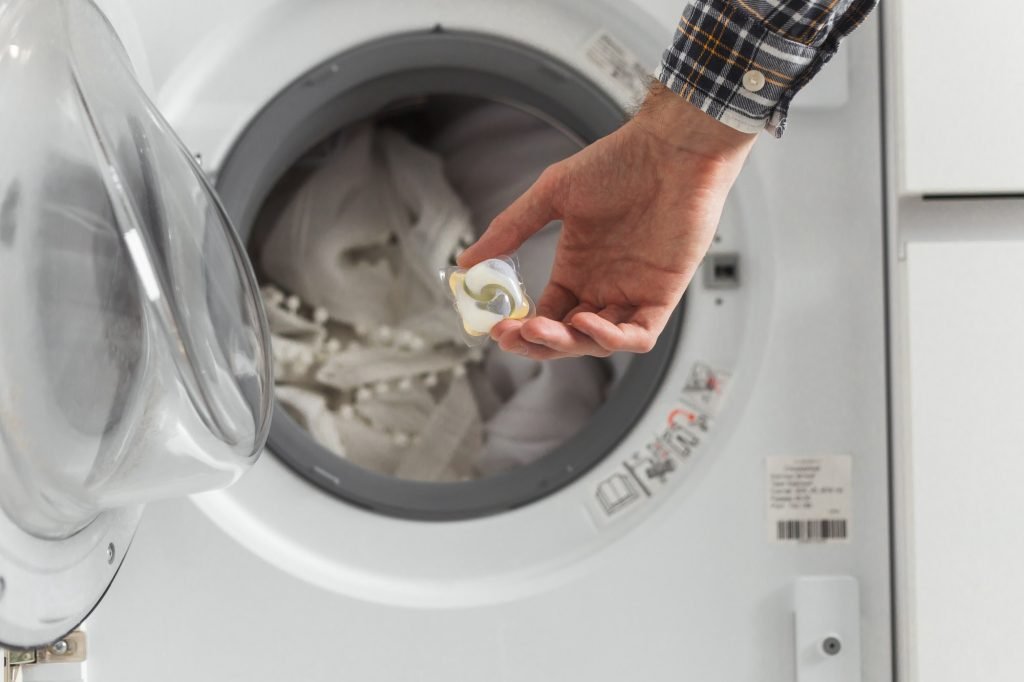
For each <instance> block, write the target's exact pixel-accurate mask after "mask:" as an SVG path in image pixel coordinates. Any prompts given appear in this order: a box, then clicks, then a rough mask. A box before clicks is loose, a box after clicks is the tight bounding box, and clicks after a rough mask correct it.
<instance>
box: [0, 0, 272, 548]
mask: <svg viewBox="0 0 1024 682" xmlns="http://www.w3.org/2000/svg"><path fill="white" fill-rule="evenodd" d="M0 91H2V92H3V100H4V104H3V106H0V135H2V136H3V144H2V151H0V482H2V484H3V485H2V489H0V505H2V506H3V509H4V511H5V512H6V513H7V514H8V515H9V516H11V518H12V519H14V520H15V522H16V523H18V524H19V525H20V526H21V527H22V528H23V529H25V530H27V531H29V532H31V533H33V534H36V535H39V536H42V537H64V536H67V535H69V534H71V533H74V532H75V531H76V530H78V529H80V528H81V527H83V526H84V525H86V524H87V523H89V521H90V520H91V519H92V518H94V517H95V516H96V515H97V514H98V513H99V512H100V511H102V510H103V509H107V508H112V507H118V506H123V505H130V504H137V503H141V502H146V501H149V500H152V499H157V498H162V497H168V496H174V495H181V494H186V493H194V492H198V491H202V490H208V489H212V488H217V487H222V486H225V485H228V484H230V483H232V482H233V481H235V480H236V479H237V478H238V477H239V476H240V475H241V474H242V473H243V472H244V471H245V470H246V468H247V467H248V466H250V465H251V464H252V462H253V461H254V460H255V458H256V456H257V455H258V453H259V452H260V450H261V449H262V446H263V443H264V440H265V438H266V432H267V427H268V423H269V415H270V409H271V399H270V395H271V394H270V391H271V390H272V381H271V374H270V373H271V366H270V361H269V357H268V342H267V332H266V321H265V318H264V315H263V311H262V308H261V306H260V303H259V298H258V293H257V290H256V286H255V280H254V279H253V276H252V272H251V269H250V267H249V264H248V261H247V259H246V256H245V254H244V251H243V249H242V247H241V246H240V244H239V242H238V240H237V238H236V236H235V234H234V231H233V229H232V228H231V226H230V223H229V221H228V219H227V217H226V215H225V214H224V212H223V209H222V208H221V206H220V204H219V202H218V200H217V198H216V197H215V195H214V194H213V192H212V191H211V189H210V187H209V186H208V185H207V183H206V181H205V179H204V177H203V175H202V173H201V171H200V170H199V168H198V167H197V165H196V163H195V162H194V160H193V159H192V157H191V155H190V154H189V153H188V152H187V151H186V149H185V148H184V147H183V145H182V144H181V142H180V141H179V140H178V139H177V137H176V136H175V135H174V133H173V131H171V130H170V128H169V127H168V125H167V123H166V122H165V121H164V120H163V119H162V118H161V116H160V115H159V113H158V112H157V111H156V110H155V108H154V107H153V105H152V104H151V103H150V102H149V101H148V100H147V99H146V97H145V95H144V94H143V93H142V91H141V89H140V88H139V87H138V84H137V83H136V81H135V78H134V75H133V72H132V70H131V66H130V64H129V63H128V60H127V58H126V56H125V54H124V51H123V50H122V48H121V45H120V43H119V42H118V40H117V36H116V35H115V34H114V32H113V30H112V29H111V27H110V25H109V24H108V23H107V22H106V19H105V18H104V17H103V15H102V13H101V12H100V11H99V10H98V9H97V8H96V6H95V5H93V3H92V2H91V1H90V0H6V1H4V0H0Z"/></svg>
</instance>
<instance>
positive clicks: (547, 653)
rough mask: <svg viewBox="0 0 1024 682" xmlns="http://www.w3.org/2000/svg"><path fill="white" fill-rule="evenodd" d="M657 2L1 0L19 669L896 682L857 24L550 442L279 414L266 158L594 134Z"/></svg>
mask: <svg viewBox="0 0 1024 682" xmlns="http://www.w3.org/2000/svg"><path fill="white" fill-rule="evenodd" d="M681 9H682V8H681V6H680V3H678V2H675V1H674V0H631V1H629V2H610V1H609V2H605V1H598V0H595V1H593V2H586V3H580V2H571V1H570V0H519V1H517V2H507V1H504V0H501V1H499V0H487V1H480V0H475V1H474V0H443V1H441V0H438V1H436V2H419V1H414V0H393V1H391V2H386V3H385V2H376V3H374V2H358V1H354V0H287V1H286V0H220V1H219V2H216V3H208V2H207V3H204V2H199V1H198V0H179V1H178V2H173V3H171V2H165V1H164V0H123V1H115V0H109V1H107V2H103V3H100V4H99V5H98V6H97V5H93V4H92V2H91V1H90V0H5V2H3V3H0V36H2V37H3V44H2V45H0V50H2V52H0V79H3V80H2V85H0V87H2V88H3V89H4V91H5V93H7V92H11V93H17V99H9V98H8V96H7V94H5V97H4V99H5V102H10V103H11V104H10V105H9V104H5V105H4V112H3V113H2V114H0V120H3V121H4V122H5V126H4V131H3V134H4V135H9V136H11V140H12V144H13V147H14V149H15V150H16V153H14V154H8V155H6V158H0V181H2V183H3V184H2V186H0V263H6V264H5V265H2V266H0V272H2V271H3V269H4V268H6V269H7V275H6V277H5V276H4V275H0V278H4V281H5V291H4V294H3V300H4V304H3V306H2V309H3V311H4V318H3V319H4V323H3V326H4V329H5V331H4V332H3V335H2V337H0V338H3V345H4V347H5V348H4V350H3V352H2V362H3V374H2V375H0V376H2V377H3V384H4V385H3V386H2V387H0V396H2V402H0V434H2V436H3V438H2V440H0V467H2V469H0V470H2V471H3V472H4V479H3V481H0V485H2V488H3V492H2V499H3V500H4V504H2V505H0V507H2V509H3V512H2V514H0V521H2V522H3V523H2V525H0V540H2V543H0V641H2V642H3V643H4V645H6V646H7V647H9V651H8V656H7V659H6V660H7V665H8V666H9V668H10V670H9V672H10V673H11V674H12V675H21V676H22V677H23V679H25V680H64V679H74V680H79V679H90V680H94V681H103V682H115V681H121V680H124V681H127V680H151V681H153V682H157V681H162V680H168V681H169V680H182V679H198V680H235V679H237V680H243V679H244V680H260V681H262V680H268V681H269V680H279V679H301V680H331V679H340V678H350V679H359V680H382V681H383V680H387V681H392V680H423V681H425V682H439V681H441V680H446V681H449V680H478V679H502V680H594V681H597V680H601V681H611V680H622V679H644V680H652V681H653V680H665V681H668V680H680V679H702V680H757V681H758V682H775V681H783V680H800V681H801V682H851V681H853V680H887V679H892V674H893V673H892V670H893V654H892V641H891V623H890V621H891V616H892V609H891V599H890V597H891V595H890V560H889V537H890V529H889V503H888V480H889V478H888V458H889V455H888V453H889V446H888V424H887V414H888V409H887V375H886V308H885V300H886V281H885V276H884V272H885V269H884V264H885V259H884V244H885V235H884V225H883V209H882V189H883V161H882V135H881V132H880V120H881V116H880V108H881V102H880V87H879V82H880V79H879V50H878V39H877V19H875V18H872V19H869V20H868V22H867V23H866V24H865V25H864V26H863V27H862V28H860V29H859V30H858V31H857V32H856V33H855V34H854V35H853V36H851V37H850V39H849V40H848V41H847V42H846V43H844V49H843V51H842V53H841V55H840V56H839V57H838V58H837V59H835V60H833V61H832V63H830V64H829V65H828V67H827V68H826V69H825V70H824V72H823V73H822V75H821V76H820V77H819V78H818V79H816V81H815V82H814V83H813V84H812V85H811V86H810V87H809V88H808V89H807V90H806V91H805V92H803V93H802V94H801V95H800V96H799V97H798V98H797V100H796V102H795V105H794V110H793V112H792V117H791V125H790V129H789V130H788V132H787V134H786V136H785V138H784V139H783V140H781V141H775V140H771V139H764V140H762V141H760V142H759V143H758V145H757V147H756V148H755V150H754V152H753V153H752V155H751V158H750V161H749V163H748V164H747V166H746V168H745V169H744V171H743V173H742V174H741V176H740V178H739V179H738V181H737V183H736V186H735V189H734V190H733V192H732V194H731V196H730V198H729V201H728V203H727V206H726V208H725V212H724V215H723V217H722V221H721V225H720V227H719V230H718V232H717V234H716V237H715V239H714V243H713V245H712V247H711V250H710V252H709V254H708V256H707V258H706V259H705V262H704V264H703V265H702V266H701V269H700V271H699V272H698V273H697V275H696V277H695V278H694V280H693V283H692V284H691V286H690V287H689V290H688V291H687V294H686V296H685V298H684V301H683V303H682V304H681V305H680V307H679V309H678V310H677V311H676V313H675V315H674V316H673V318H672V321H671V322H670V324H669V326H668V328H667V329H666V331H665V333H664V334H663V335H662V336H661V338H660V340H659V342H658V344H657V346H656V348H655V349H654V350H653V351H652V352H651V353H648V354H645V355H641V356H635V357H629V358H626V359H625V360H624V361H623V367H624V369H623V372H622V376H621V377H620V379H619V380H618V381H617V383H616V386H615V388H614V390H612V391H611V392H609V394H608V396H607V399H606V400H605V402H604V403H603V404H602V405H601V406H600V407H599V408H598V409H597V411H596V412H595V413H594V414H593V415H592V416H591V418H590V420H589V421H588V422H587V424H586V426H585V428H583V429H582V430H580V431H579V432H578V433H576V434H575V435H573V436H572V437H570V438H568V439H567V440H565V441H564V442H562V443H561V444H560V445H559V446H558V447H556V448H554V449H553V450H552V451H551V452H550V453H549V454H547V455H546V456H544V457H543V458H541V459H539V460H537V461H535V462H533V463H530V464H526V465H523V466H521V467H517V468H515V469H512V470H509V471H506V472H504V473H501V474H498V475H494V476H490V477H485V478H480V479H479V480H471V481H461V482H445V483H430V482H418V481H409V480H399V479H396V478H393V477H387V476H382V475H379V474H377V473H375V472H372V471H367V470H365V469H361V468H360V467H358V466H355V465H354V464H352V463H351V462H347V461H345V460H344V459H342V458H339V457H337V456H335V455H334V454H333V453H332V452H330V451H329V450H327V449H326V448H324V447H323V446H321V445H319V444H318V443H317V442H316V441H314V440H313V438H312V437H311V436H310V435H309V434H308V433H307V432H306V431H304V430H303V428H302V427H301V426H300V425H299V423H298V421H297V420H296V419H294V418H293V416H292V415H290V414H289V413H288V411H286V410H282V409H277V410H275V411H274V412H273V416H271V409H270V406H271V403H272V383H271V382H272V379H271V369H270V367H269V364H270V363H269V357H270V356H269V348H268V347H269V344H270V341H269V338H268V335H267V327H266V322H265V318H264V317H263V310H262V308H261V306H260V303H259V299H258V295H257V293H256V286H257V281H256V279H255V276H254V274H253V270H252V269H251V268H250V266H249V264H248V263H247V262H246V255H245V254H246V251H245V249H246V244H248V243H249V241H250V239H251V238H252V236H253V234H254V230H256V227H255V226H256V225H257V224H258V223H259V220H260V215H261V211H263V210H264V207H265V203H266V200H267V197H268V196H269V195H270V194H271V193H272V192H273V191H274V190H275V187H276V186H277V185H278V183H279V182H280V181H281V179H282V178H283V177H285V176H286V175H287V173H288V172H289V169H291V168H293V167H294V166H295V165H296V164H297V163H299V162H300V161H301V160H302V159H303V158H305V156H306V155H307V154H308V153H309V151H310V150H311V149H313V148H315V147H316V146H317V145H318V144H319V143H321V142H322V141H323V140H325V139H328V138H330V137H331V136H333V135H336V134H337V133H338V131H341V130H344V129H346V128H348V127H350V126H352V125H354V124H356V123H358V122H360V121H365V120H367V119H373V118H375V117H381V116H386V115H390V114H391V113H393V112H394V111H395V109H396V108H398V109H402V110H405V111H409V110H411V111H412V113H413V114H414V115H415V114H417V113H422V112H424V111H432V112H434V114H436V113H437V112H438V111H443V110H444V107H435V104H437V103H438V102H442V103H445V102H448V103H450V102H451V101H455V100H458V101H460V102H465V101H480V102H490V103H495V102H497V103H501V104H503V105H506V106H509V107H513V108H515V109H517V110H519V111H523V112H528V113H529V114H530V115H531V116H534V117H536V118H537V119H538V120H541V121H544V122H545V123H546V124H548V125H550V126H552V127H555V128H557V129H558V130H561V131H563V132H564V133H565V134H566V135H568V136H570V137H572V138H573V139H575V140H578V141H579V143H580V144H585V143H587V142H590V141H593V140H595V139H597V138H599V137H601V136H603V135H605V134H607V133H609V132H611V131H613V130H614V129H615V128H616V127H617V126H618V125H620V124H621V123H622V122H623V121H624V120H625V118H626V117H627V116H628V115H629V113H630V111H631V108H632V107H634V106H635V105H636V103H637V102H638V101H639V98H640V97H642V94H643V91H644V88H645V85H646V78H647V75H648V74H650V73H653V72H654V71H655V70H656V67H657V64H658V62H659V59H660V55H661V51H662V50H663V49H664V47H665V46H666V45H667V44H668V43H669V41H670V40H671V37H672V33H673V31H674V29H675V26H676V21H677V19H678V15H679V13H680V10H681ZM101 10H102V13H101ZM104 14H105V15H106V16H105V17H104ZM128 60H130V62H129V61H128ZM129 64H130V66H131V69H133V70H134V71H131V70H129V66H128V65H129ZM55 101H56V102H57V103H58V105H57V106H55V105H54V104H53V103H54V102H55ZM15 102H17V104H16V106H15V105H14V103H15ZM157 111H159V112H160V113H159V114H158V113H156V112H157ZM44 122H45V125H44ZM179 138H180V141H179ZM76 145H77V146H76ZM5 146H6V145H5ZM69 149H74V150H77V151H75V152H74V153H73V152H72V151H68V150H69ZM493 162H494V163H495V164H500V163H501V159H494V160H493ZM47 216H48V217H47ZM96 216H99V217H100V218H99V219H97V218H96ZM228 219H230V222H231V224H232V225H233V227H234V231H233V230H232V229H231V227H229V226H228V222H227V221H228ZM20 226H25V227H24V228H22V229H19V227H20ZM47 226H51V227H53V226H56V230H55V231H54V232H53V233H51V234H49V235H48V236H47V237H46V238H45V239H42V238H40V239H38V240H36V241H41V244H42V246H39V247H38V248H37V249H36V250H34V251H32V250H28V251H26V249H27V248H28V247H26V246H25V244H26V242H32V241H33V237H32V235H34V234H36V233H41V232H45V231H46V228H47ZM26 253H29V254H30V256H31V258H30V257H28V256H26V255H25V254H26ZM19 259H20V260H19ZM24 263H30V264H31V267H27V266H23V264H24ZM83 263H85V264H86V265H83ZM19 264H22V265H19ZM76 273H77V274H76ZM110 273H115V275H111V274H110ZM18 278H20V279H18ZM51 281H52V282H57V283H58V284H59V285H58V286H50V287H48V286H47V282H51ZM75 283H77V285H76V284H75ZM17 287H20V289H19V288H17ZM125 292H127V293H125ZM98 309H99V310H106V311H109V310H121V311H122V312H123V311H124V310H129V311H135V312H134V313H132V314H127V313H125V314H122V315H121V316H120V317H117V319H116V320H114V319H113V318H111V317H109V316H108V318H105V319H104V320H103V321H101V322H97V321H96V320H95V319H93V316H91V315H94V311H95V310H98ZM90 311H92V312H90ZM8 325H10V326H8ZM11 339H13V340H11ZM90 343H93V344H98V345H97V346H96V347H95V348H93V347H91V346H90V345H89V344H90ZM76 344H80V345H82V347H83V350H82V351H81V353H80V354H79V355H77V356H76V354H75V351H74V349H75V348H77V347H79V346H78V345H76ZM54 348H57V349H58V350H59V352H58V351H53V350H52V349H54ZM51 351H52V352H51ZM94 358H106V360H104V361H102V362H100V361H96V362H94V360H93V359H94ZM76 360H77V361H76ZM103 362H109V363H110V367H107V366H106V365H104V364H103ZM69 378H70V380H69ZM89 381H92V382H93V383H92V384H90V383H89ZM110 405H117V406H118V409H117V410H116V412H117V414H116V415H112V414H111V410H110V408H109V406H110ZM93 408H95V409H93ZM167 415H172V416H174V415H180V416H174V418H171V417H169V416H167ZM114 426H116V428H114ZM264 438H266V439H267V447H266V449H265V451H263V453H262V455H261V456H259V451H260V449H261V448H260V446H261V445H262V443H263V440H264ZM26 443H27V445H26ZM125 444H129V445H131V447H128V445H125ZM44 446H45V447H44ZM115 446H117V447H120V448H121V449H120V450H117V447H115ZM112 448H113V449H114V450H116V451H117V453H115V455H108V456H104V454H105V453H107V451H109V450H111V449H112ZM83 453H84V454H83ZM257 456H259V459H258V461H256V458H257ZM83 463H84V464H83ZM80 465H81V466H84V467H85V469H86V470H82V471H80V470H79V466H80ZM90 467H91V468H90ZM97 469H103V470H102V471H97ZM72 479H73V480H72ZM97 490H98V491H99V492H97ZM77 493H81V494H80V495H78V494H77ZM100 493H102V494H100ZM90 495H91V497H90ZM69 633H70V634H69Z"/></svg>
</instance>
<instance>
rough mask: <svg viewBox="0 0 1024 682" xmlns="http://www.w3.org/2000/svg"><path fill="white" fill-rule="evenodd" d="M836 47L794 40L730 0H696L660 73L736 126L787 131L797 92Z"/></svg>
mask: <svg viewBox="0 0 1024 682" xmlns="http://www.w3.org/2000/svg"><path fill="white" fill-rule="evenodd" d="M833 52H834V50H828V49H826V50H824V51H823V50H821V49H820V48H815V47H811V46H808V45H804V44H802V43H798V42H795V41H792V40H788V39H786V38H784V37H782V36H780V35H779V34H777V33H775V32H773V31H771V30H769V29H768V28H766V27H765V26H764V24H763V23H761V22H760V21H757V20H755V19H754V18H753V17H751V16H750V15H749V14H747V13H746V12H744V11H742V10H741V9H739V8H737V7H735V6H733V5H732V4H731V3H730V2H728V0H690V2H689V3H688V4H687V6H686V9H685V10H684V12H683V16H682V18H681V19H680V21H679V26H678V28H677V30H676V35H675V38H674V39H673V41H672V46H671V47H669V49H668V50H666V51H665V53H664V55H663V58H662V63H661V69H660V70H659V72H658V80H660V81H661V82H662V83H664V84H665V86H666V87H668V88H669V89H671V90H672V91H673V92H675V93H676V94H678V95H680V96H681V97H683V98H684V99H686V100H687V101H688V102H690V103H691V104H693V105H694V106H696V107H697V108H699V109H700V110H702V111H704V112H705V113H707V114H709V115H710V116H713V117H714V118H716V119H718V120H719V121H721V122H722V123H725V124H726V125H728V126H730V127H732V128H735V129H736V130H739V131H741V132H744V133H756V132H758V131H760V130H761V129H766V130H768V131H769V132H770V133H771V134H772V135H774V136H775V137H782V133H783V132H784V130H785V127H786V114H787V112H788V110H789V102H790V100H791V99H792V98H793V95H794V94H796V91H797V90H799V88H800V87H802V86H803V85H804V84H805V83H806V82H807V80H809V77H807V73H808V72H816V71H817V70H818V69H819V68H820V67H821V63H822V62H824V61H827V60H828V59H829V58H831V56H832V53H833Z"/></svg>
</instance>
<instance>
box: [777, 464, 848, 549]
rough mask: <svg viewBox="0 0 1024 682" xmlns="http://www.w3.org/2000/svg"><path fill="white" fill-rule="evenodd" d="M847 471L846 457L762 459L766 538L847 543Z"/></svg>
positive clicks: (779, 540)
mask: <svg viewBox="0 0 1024 682" xmlns="http://www.w3.org/2000/svg"><path fill="white" fill-rule="evenodd" d="M851 474H852V461H851V458H850V457H849V455H829V456H822V457H768V458H766V459H765V487H766V493H767V503H768V509H767V514H766V519H767V530H768V537H769V539H770V540H771V541H773V542H796V543H819V544H820V543H833V542H849V540H850V512H851V504H850V500H851V498H852V490H851V488H852V485H853V479H852V476H851Z"/></svg>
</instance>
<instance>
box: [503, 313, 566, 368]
mask: <svg viewBox="0 0 1024 682" xmlns="http://www.w3.org/2000/svg"><path fill="white" fill-rule="evenodd" d="M522 326H523V322H521V321H518V320H506V321H504V322H501V323H499V324H497V325H495V327H494V329H492V330H491V338H493V339H494V340H495V341H497V342H498V347H499V348H501V349H502V350H503V351H506V352H509V353H515V354H516V355H522V356H524V357H528V358H530V359H531V360H557V359H559V358H564V357H567V355H566V354H565V353H562V352H560V351H558V350H555V349H554V348H550V347H548V346H544V345H541V344H537V343H532V342H530V341H527V340H526V339H524V338H523V336H522V333H521V330H522Z"/></svg>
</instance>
